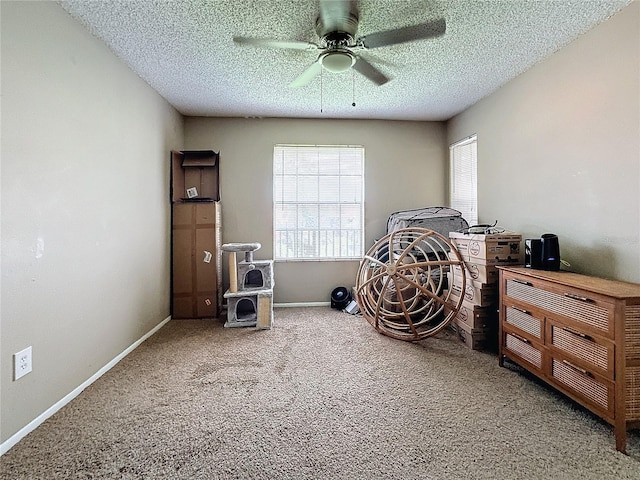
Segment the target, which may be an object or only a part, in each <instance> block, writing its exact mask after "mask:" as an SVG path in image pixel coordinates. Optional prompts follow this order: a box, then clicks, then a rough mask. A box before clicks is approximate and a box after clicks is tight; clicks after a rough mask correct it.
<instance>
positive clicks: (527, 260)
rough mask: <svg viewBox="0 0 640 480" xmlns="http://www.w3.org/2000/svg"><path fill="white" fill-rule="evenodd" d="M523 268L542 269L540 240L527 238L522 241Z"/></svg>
mask: <svg viewBox="0 0 640 480" xmlns="http://www.w3.org/2000/svg"><path fill="white" fill-rule="evenodd" d="M524 266H525V267H528V268H535V269H538V270H541V269H542V239H541V238H527V239H525V241H524Z"/></svg>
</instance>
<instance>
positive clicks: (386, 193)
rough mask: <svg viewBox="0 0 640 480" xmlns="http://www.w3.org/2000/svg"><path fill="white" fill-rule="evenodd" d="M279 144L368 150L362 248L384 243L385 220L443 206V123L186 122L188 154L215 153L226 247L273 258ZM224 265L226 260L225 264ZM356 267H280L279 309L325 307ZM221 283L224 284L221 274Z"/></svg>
mask: <svg viewBox="0 0 640 480" xmlns="http://www.w3.org/2000/svg"><path fill="white" fill-rule="evenodd" d="M276 143H293V144H355V145H364V147H365V155H366V159H365V237H366V240H365V244H366V246H367V248H368V247H369V246H371V244H372V243H373V241H374V239H376V238H379V237H380V236H382V235H384V233H385V228H386V222H387V218H388V216H389V214H391V213H393V212H395V211H398V210H404V209H408V208H417V207H424V206H434V205H442V204H443V202H444V200H445V183H444V179H445V177H446V167H447V149H446V139H445V129H444V124H443V123H436V122H432V123H426V122H398V121H373V120H328V119H327V120H322V119H321V120H312V119H306V120H303V119H298V120H290V119H237V118H236V119H232V118H187V119H185V144H186V148H189V149H204V148H212V149H214V150H219V151H220V178H221V181H220V191H221V201H222V231H223V241H224V242H248V241H251V242H254V241H255V242H260V243H261V244H262V249H261V250H259V251H258V252H256V255H255V256H256V258H273V242H272V235H273V234H272V228H273V227H272V188H273V184H272V163H273V146H274V145H275V144H276ZM225 263H226V257H225ZM358 265H359V262H288V263H284V262H278V263H277V264H276V265H275V269H274V275H275V282H276V286H275V291H274V301H275V302H276V303H297V302H328V301H329V297H330V293H331V290H332V289H333V288H335V287H336V286H338V285H344V286H348V287H349V286H352V285H354V283H355V275H356V272H357V268H358ZM224 276H225V279H224V281H225V283H226V284H228V276H227V272H226V268H225V275H224Z"/></svg>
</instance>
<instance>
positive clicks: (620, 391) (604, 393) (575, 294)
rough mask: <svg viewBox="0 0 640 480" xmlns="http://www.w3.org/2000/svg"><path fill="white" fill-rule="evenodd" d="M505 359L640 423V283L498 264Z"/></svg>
mask: <svg viewBox="0 0 640 480" xmlns="http://www.w3.org/2000/svg"><path fill="white" fill-rule="evenodd" d="M499 271H500V324H499V325H500V327H499V330H500V332H499V335H500V342H499V352H498V353H499V364H500V366H502V365H503V362H504V359H505V358H509V359H510V360H512V361H513V362H515V363H517V364H519V365H521V366H522V367H524V368H525V369H527V370H529V371H530V372H532V373H534V374H535V375H537V376H539V377H540V378H542V379H543V380H545V381H546V382H547V383H549V384H550V385H552V386H553V387H555V388H557V389H558V390H559V391H561V392H562V393H564V394H565V395H567V396H568V397H570V398H572V399H573V400H575V401H576V402H578V403H580V404H581V405H583V406H584V407H586V408H588V409H589V410H591V411H592V412H594V413H595V414H596V415H599V416H600V417H602V418H603V419H604V420H606V421H607V422H609V423H610V424H612V425H613V426H614V429H615V438H616V449H618V450H619V451H621V452H625V449H626V436H627V430H628V429H631V428H639V427H640V285H637V284H632V283H627V282H617V281H613V280H606V279H602V278H596V277H590V276H586V275H579V274H575V273H569V272H548V271H543V270H532V269H529V268H521V267H499Z"/></svg>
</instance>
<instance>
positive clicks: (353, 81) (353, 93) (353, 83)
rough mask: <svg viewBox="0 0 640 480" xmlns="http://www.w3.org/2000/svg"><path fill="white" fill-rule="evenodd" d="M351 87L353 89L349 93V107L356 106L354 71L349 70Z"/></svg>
mask: <svg viewBox="0 0 640 480" xmlns="http://www.w3.org/2000/svg"><path fill="white" fill-rule="evenodd" d="M351 85H352V87H353V89H352V91H351V106H352V107H355V106H356V72H355V70H351Z"/></svg>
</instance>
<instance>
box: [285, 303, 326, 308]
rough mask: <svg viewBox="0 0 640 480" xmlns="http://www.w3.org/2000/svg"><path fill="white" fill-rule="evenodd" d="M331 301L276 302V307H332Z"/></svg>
mask: <svg viewBox="0 0 640 480" xmlns="http://www.w3.org/2000/svg"><path fill="white" fill-rule="evenodd" d="M330 306H331V302H304V303H274V304H273V307H274V308H289V307H330Z"/></svg>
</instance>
